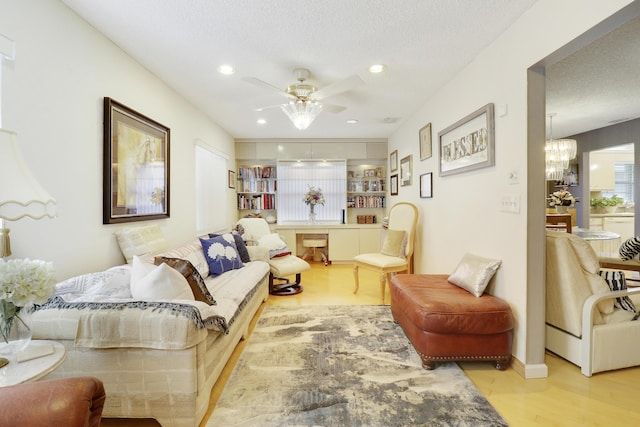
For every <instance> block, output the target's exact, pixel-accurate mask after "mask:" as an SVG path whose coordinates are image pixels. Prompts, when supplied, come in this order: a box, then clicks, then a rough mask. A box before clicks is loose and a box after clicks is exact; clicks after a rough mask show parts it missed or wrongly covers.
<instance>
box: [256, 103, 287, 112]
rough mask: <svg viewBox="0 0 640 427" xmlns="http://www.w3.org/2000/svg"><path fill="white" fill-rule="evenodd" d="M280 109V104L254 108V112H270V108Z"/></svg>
mask: <svg viewBox="0 0 640 427" xmlns="http://www.w3.org/2000/svg"><path fill="white" fill-rule="evenodd" d="M280 107H282V104H276V105H267V106H266V107H258V108H256V111H264V110H270V109H271V108H280Z"/></svg>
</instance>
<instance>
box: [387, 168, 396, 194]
mask: <svg viewBox="0 0 640 427" xmlns="http://www.w3.org/2000/svg"><path fill="white" fill-rule="evenodd" d="M389 179H390V183H391V184H390V185H391V187H390V188H391V195H392V196H397V195H398V174H397V173H396V174H393V175H391V177H389Z"/></svg>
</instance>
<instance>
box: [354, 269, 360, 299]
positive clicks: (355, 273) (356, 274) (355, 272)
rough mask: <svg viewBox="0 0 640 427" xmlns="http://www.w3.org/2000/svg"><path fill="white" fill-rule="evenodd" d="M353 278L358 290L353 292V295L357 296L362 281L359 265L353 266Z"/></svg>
mask: <svg viewBox="0 0 640 427" xmlns="http://www.w3.org/2000/svg"><path fill="white" fill-rule="evenodd" d="M353 278H354V279H355V281H356V288H355V290H354V291H353V293H354V294H357V293H358V289H359V288H360V281H359V280H358V266H357V265H354V266H353Z"/></svg>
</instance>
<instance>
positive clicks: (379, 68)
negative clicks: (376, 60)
mask: <svg viewBox="0 0 640 427" xmlns="http://www.w3.org/2000/svg"><path fill="white" fill-rule="evenodd" d="M386 69H387V66H386V65H384V64H374V65H372V66H371V67H369V72H370V73H372V74H378V73H382V72H383V71H385V70H386Z"/></svg>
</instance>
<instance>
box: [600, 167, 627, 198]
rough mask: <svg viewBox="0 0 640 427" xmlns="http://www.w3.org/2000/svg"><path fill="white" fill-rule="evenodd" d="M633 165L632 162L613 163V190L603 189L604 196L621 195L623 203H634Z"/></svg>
mask: <svg viewBox="0 0 640 427" xmlns="http://www.w3.org/2000/svg"><path fill="white" fill-rule="evenodd" d="M633 168H634V165H633V163H616V164H615V168H614V170H615V188H614V190H613V191H603V192H602V195H603V196H604V197H611V196H613V195H614V194H617V195H618V196H620V197H622V198H623V199H624V201H625V203H634V201H633V200H634V194H633V193H634V192H633V185H634V172H633Z"/></svg>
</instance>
